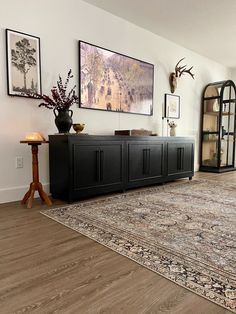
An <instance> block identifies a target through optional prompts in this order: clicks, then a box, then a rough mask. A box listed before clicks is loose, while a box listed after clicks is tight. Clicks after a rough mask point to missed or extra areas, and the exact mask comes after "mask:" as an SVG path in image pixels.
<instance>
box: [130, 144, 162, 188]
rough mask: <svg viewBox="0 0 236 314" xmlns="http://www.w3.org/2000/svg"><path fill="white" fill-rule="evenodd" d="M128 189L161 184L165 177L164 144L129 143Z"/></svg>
mask: <svg viewBox="0 0 236 314" xmlns="http://www.w3.org/2000/svg"><path fill="white" fill-rule="evenodd" d="M127 150H128V156H127V158H128V162H127V164H128V182H127V186H128V187H135V186H141V185H146V184H151V183H156V182H160V181H161V180H162V177H163V175H164V168H163V157H164V142H154V143H148V142H147V141H146V142H141V141H140V142H133V143H132V142H129V143H128V146H127Z"/></svg>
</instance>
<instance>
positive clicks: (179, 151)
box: [177, 147, 184, 170]
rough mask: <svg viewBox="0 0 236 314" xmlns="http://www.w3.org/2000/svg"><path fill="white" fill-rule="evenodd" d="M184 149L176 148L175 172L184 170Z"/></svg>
mask: <svg viewBox="0 0 236 314" xmlns="http://www.w3.org/2000/svg"><path fill="white" fill-rule="evenodd" d="M183 157H184V148H183V147H178V148H177V170H183V168H184V160H183V159H184V158H183Z"/></svg>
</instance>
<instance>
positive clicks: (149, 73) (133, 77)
mask: <svg viewBox="0 0 236 314" xmlns="http://www.w3.org/2000/svg"><path fill="white" fill-rule="evenodd" d="M79 54H80V55H79V69H80V75H79V78H80V91H81V92H80V102H79V106H80V107H81V108H87V109H97V110H105V111H115V112H127V113H136V114H143V115H152V112H153V78H154V65H153V64H150V63H147V62H144V61H141V60H138V59H134V58H131V57H128V56H125V55H123V54H120V53H116V52H114V51H111V50H107V49H104V48H101V47H98V46H95V45H92V44H89V43H86V42H83V41H79Z"/></svg>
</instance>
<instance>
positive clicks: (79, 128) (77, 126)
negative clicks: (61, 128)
mask: <svg viewBox="0 0 236 314" xmlns="http://www.w3.org/2000/svg"><path fill="white" fill-rule="evenodd" d="M84 127H85V124H84V123H73V129H74V130H75V132H76V133H77V134H79V133H80V132H82V131H83V129H84Z"/></svg>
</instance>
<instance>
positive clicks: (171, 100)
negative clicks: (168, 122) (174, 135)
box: [165, 94, 180, 119]
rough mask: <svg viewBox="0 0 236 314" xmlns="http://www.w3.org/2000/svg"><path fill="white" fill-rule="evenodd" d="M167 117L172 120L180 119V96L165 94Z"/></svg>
mask: <svg viewBox="0 0 236 314" xmlns="http://www.w3.org/2000/svg"><path fill="white" fill-rule="evenodd" d="M165 117H166V118H171V119H179V118H180V96H178V95H173V94H165Z"/></svg>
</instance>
